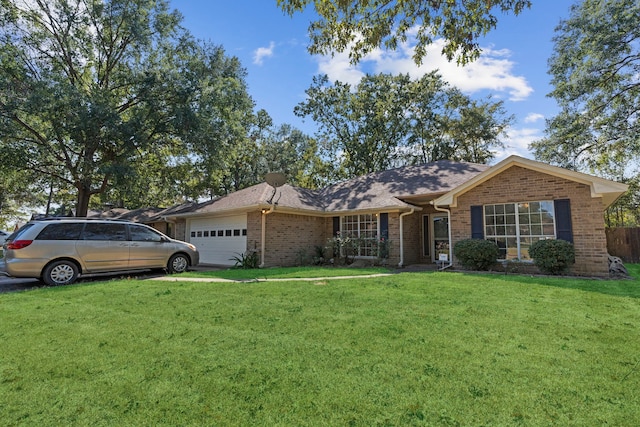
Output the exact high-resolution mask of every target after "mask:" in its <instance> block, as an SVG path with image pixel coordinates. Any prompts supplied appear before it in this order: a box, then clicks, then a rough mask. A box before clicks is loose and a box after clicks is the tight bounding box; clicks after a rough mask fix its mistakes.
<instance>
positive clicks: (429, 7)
mask: <svg viewBox="0 0 640 427" xmlns="http://www.w3.org/2000/svg"><path fill="white" fill-rule="evenodd" d="M277 3H278V6H280V7H281V8H282V10H283V11H285V12H286V13H288V14H290V15H294V14H295V13H297V12H302V11H304V10H305V8H306V7H307V6H309V5H310V4H313V6H314V7H315V11H316V13H317V14H318V18H317V20H316V21H313V22H312V23H311V24H310V25H309V37H310V39H311V44H310V46H309V52H310V53H311V54H321V55H329V54H331V53H333V52H343V51H345V50H346V51H348V52H349V57H350V58H351V61H352V62H354V63H357V62H358V61H359V60H361V59H362V58H363V57H364V56H366V55H367V54H368V53H370V52H371V51H373V50H374V49H376V48H382V47H384V48H386V49H392V50H395V49H396V48H397V47H398V44H400V43H403V42H405V41H406V40H407V38H408V37H409V36H411V35H412V33H413V31H414V29H415V28H416V27H417V32H416V34H415V38H416V41H417V46H416V48H415V53H414V56H413V59H414V61H415V62H416V63H417V64H420V63H421V61H422V58H423V57H424V56H425V55H426V53H427V47H428V46H429V45H430V44H432V43H433V42H434V41H435V40H436V39H438V38H443V39H444V46H443V48H442V53H443V54H444V55H446V57H447V58H448V59H449V60H452V59H453V58H456V59H457V61H458V63H460V64H465V63H467V62H469V61H471V60H474V59H477V58H478V57H479V55H480V47H479V44H478V39H479V38H480V37H481V36H484V35H486V34H487V33H488V32H489V31H490V30H492V29H494V28H495V26H496V23H497V20H498V19H497V17H496V15H497V14H503V13H509V12H513V13H514V14H515V15H518V14H519V13H520V12H521V11H522V10H523V9H525V8H529V7H530V6H531V1H529V0H499V1H492V2H487V1H481V0H474V1H466V2H453V1H446V2H442V1H437V2H436V1H430V2H425V1H421V0H410V1H385V2H379V1H355V0H348V1H336V0H315V1H313V2H312V1H311V0H277Z"/></svg>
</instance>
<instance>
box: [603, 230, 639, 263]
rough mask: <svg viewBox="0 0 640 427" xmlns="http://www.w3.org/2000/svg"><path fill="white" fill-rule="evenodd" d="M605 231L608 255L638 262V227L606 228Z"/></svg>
mask: <svg viewBox="0 0 640 427" xmlns="http://www.w3.org/2000/svg"><path fill="white" fill-rule="evenodd" d="M605 232H606V235H607V249H608V251H609V254H610V255H614V256H617V257H620V258H622V261H624V262H630V263H637V262H640V228H606V229H605Z"/></svg>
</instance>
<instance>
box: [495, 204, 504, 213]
mask: <svg viewBox="0 0 640 427" xmlns="http://www.w3.org/2000/svg"><path fill="white" fill-rule="evenodd" d="M495 206H496V214H503V213H504V205H495Z"/></svg>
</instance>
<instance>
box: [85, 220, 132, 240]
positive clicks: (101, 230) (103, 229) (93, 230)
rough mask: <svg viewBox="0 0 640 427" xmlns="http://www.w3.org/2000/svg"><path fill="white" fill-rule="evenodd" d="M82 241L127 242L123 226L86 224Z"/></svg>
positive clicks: (99, 223)
mask: <svg viewBox="0 0 640 427" xmlns="http://www.w3.org/2000/svg"><path fill="white" fill-rule="evenodd" d="M82 238H83V239H84V240H117V241H120V240H127V228H126V225H125V224H107V223H101V222H98V223H95V222H94V223H91V222H90V223H87V224H86V226H85V228H84V233H82Z"/></svg>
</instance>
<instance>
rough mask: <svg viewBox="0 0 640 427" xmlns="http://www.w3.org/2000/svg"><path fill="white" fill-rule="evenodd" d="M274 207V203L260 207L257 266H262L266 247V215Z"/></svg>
mask: <svg viewBox="0 0 640 427" xmlns="http://www.w3.org/2000/svg"><path fill="white" fill-rule="evenodd" d="M275 208H276V205H271V207H270V208H269V209H262V236H261V239H260V265H259V266H258V267H259V268H263V267H264V253H265V250H266V247H267V243H266V240H267V215H269V214H270V213H271V212H273V210H274V209H275Z"/></svg>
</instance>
